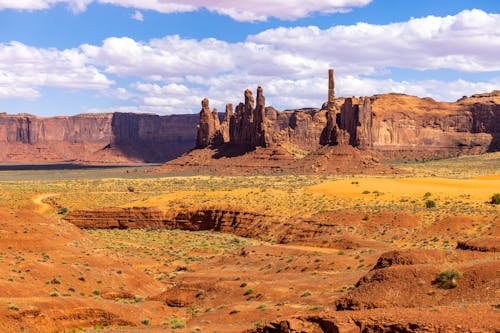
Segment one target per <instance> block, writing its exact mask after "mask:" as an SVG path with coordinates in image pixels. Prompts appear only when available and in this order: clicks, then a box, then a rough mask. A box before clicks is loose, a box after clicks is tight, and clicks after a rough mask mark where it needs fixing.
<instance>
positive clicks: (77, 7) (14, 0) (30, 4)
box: [0, 0, 93, 14]
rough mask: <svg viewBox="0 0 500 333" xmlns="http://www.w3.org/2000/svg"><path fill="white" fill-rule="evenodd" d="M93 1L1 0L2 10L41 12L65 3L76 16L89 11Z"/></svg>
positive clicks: (0, 6)
mask: <svg viewBox="0 0 500 333" xmlns="http://www.w3.org/2000/svg"><path fill="white" fill-rule="evenodd" d="M92 1H93V0H22V1H20V0H0V10H3V9H14V10H41V9H49V8H50V7H52V6H54V5H56V4H58V3H63V4H66V5H67V6H68V8H69V9H70V10H71V11H72V12H73V13H75V14H76V13H81V12H84V11H85V10H86V9H87V5H88V4H90V3H91V2H92Z"/></svg>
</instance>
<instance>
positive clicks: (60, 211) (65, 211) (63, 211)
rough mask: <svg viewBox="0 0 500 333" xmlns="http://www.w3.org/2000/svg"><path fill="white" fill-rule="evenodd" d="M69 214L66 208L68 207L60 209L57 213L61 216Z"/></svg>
mask: <svg viewBox="0 0 500 333" xmlns="http://www.w3.org/2000/svg"><path fill="white" fill-rule="evenodd" d="M67 213H68V208H66V207H61V208H59V210H58V211H57V214H59V215H65V214H67Z"/></svg>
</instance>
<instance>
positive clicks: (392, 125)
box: [341, 94, 500, 159]
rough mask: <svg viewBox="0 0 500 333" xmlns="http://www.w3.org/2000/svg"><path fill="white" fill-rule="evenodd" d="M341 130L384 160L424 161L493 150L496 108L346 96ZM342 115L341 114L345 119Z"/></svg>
mask: <svg viewBox="0 0 500 333" xmlns="http://www.w3.org/2000/svg"><path fill="white" fill-rule="evenodd" d="M342 111H343V113H342V116H343V117H342V118H341V119H342V127H343V128H345V129H346V130H347V131H348V132H349V134H350V142H349V143H350V144H351V145H353V146H355V147H359V148H362V149H367V148H372V149H374V150H377V151H380V152H383V153H384V155H385V156H386V157H388V158H402V159H426V158H437V157H448V156H456V155H459V154H477V153H484V152H486V151H494V150H498V147H496V146H497V145H498V143H495V139H494V138H495V137H498V128H497V127H498V125H495V124H498V121H499V116H500V112H499V111H500V109H499V105H485V104H472V105H466V104H459V103H440V102H436V101H434V100H432V99H425V98H424V99H420V98H418V97H414V96H407V95H398V94H386V95H377V96H374V97H371V98H362V99H359V100H358V99H355V98H348V99H346V102H345V103H344V106H343V107H342ZM344 111H345V116H344Z"/></svg>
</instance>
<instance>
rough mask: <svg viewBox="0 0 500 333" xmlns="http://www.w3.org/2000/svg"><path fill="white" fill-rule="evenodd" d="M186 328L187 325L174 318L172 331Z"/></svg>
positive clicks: (171, 324) (171, 321)
mask: <svg viewBox="0 0 500 333" xmlns="http://www.w3.org/2000/svg"><path fill="white" fill-rule="evenodd" d="M184 327H186V323H185V322H184V321H183V320H182V319H179V318H177V317H174V318H172V319H171V320H170V328H171V329H174V330H175V329H178V328H184Z"/></svg>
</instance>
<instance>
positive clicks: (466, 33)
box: [0, 0, 500, 113]
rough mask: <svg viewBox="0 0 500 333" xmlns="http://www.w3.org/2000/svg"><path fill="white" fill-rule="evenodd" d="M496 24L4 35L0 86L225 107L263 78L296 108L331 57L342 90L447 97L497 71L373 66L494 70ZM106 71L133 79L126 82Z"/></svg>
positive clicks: (314, 102) (454, 20)
mask: <svg viewBox="0 0 500 333" xmlns="http://www.w3.org/2000/svg"><path fill="white" fill-rule="evenodd" d="M130 1H132V0H130ZM144 3H145V4H148V3H149V4H151V3H153V2H152V1H149V2H148V1H145V2H144ZM498 27H500V15H498V14H488V13H485V12H484V11H480V10H467V11H463V12H461V13H459V14H457V15H455V16H447V17H434V16H429V17H424V18H419V19H411V20H409V21H408V22H401V23H393V24H387V25H372V24H366V23H358V24H355V25H350V26H334V27H332V28H329V29H320V28H318V27H296V28H277V29H271V30H267V31H264V32H262V33H260V34H257V35H253V36H249V37H248V39H247V40H246V41H244V42H238V43H230V42H226V41H222V40H217V39H214V38H207V39H202V40H196V39H186V38H181V37H180V36H176V35H172V36H166V37H164V38H159V39H152V40H149V41H136V40H134V39H132V38H128V37H120V38H119V37H111V38H108V39H105V40H104V41H103V42H102V44H101V45H90V44H84V45H81V46H80V47H79V48H75V49H69V50H62V51H59V50H56V49H37V48H32V47H29V46H26V45H23V44H20V43H11V44H6V45H4V44H0V87H4V88H3V89H4V92H3V95H6V94H8V91H7V88H6V87H7V86H9V87H10V89H11V90H10V93H11V94H12V95H13V96H30V95H31V96H33V97H36V96H37V95H39V92H37V91H36V90H37V87H40V86H57V87H65V88H72V87H74V88H76V89H96V90H99V91H101V92H102V93H106V94H107V96H112V97H114V98H116V99H117V100H120V101H124V102H126V103H127V104H130V105H131V104H135V105H136V106H137V108H139V109H140V110H144V111H146V110H147V111H149V112H153V111H152V110H155V112H158V111H162V113H183V112H191V111H198V110H199V108H200V107H199V103H200V100H201V99H202V98H204V97H208V98H210V100H211V102H212V106H215V107H218V108H223V106H224V103H225V102H232V103H237V102H239V101H241V100H242V92H243V90H244V89H246V88H252V89H255V87H256V86H257V85H262V86H263V87H264V89H265V93H266V97H267V99H268V102H269V103H268V104H272V105H274V106H276V107H278V108H296V107H303V106H320V105H321V104H322V102H323V101H324V100H325V99H326V89H325V87H326V70H327V68H330V67H333V68H335V69H336V73H337V74H336V75H337V95H338V96H353V95H356V96H359V95H372V94H375V93H386V92H401V93H408V94H414V95H418V96H421V97H425V96H430V97H433V98H435V99H437V100H449V101H450V100H456V99H457V98H459V97H461V96H462V95H469V94H472V93H477V92H484V91H491V90H493V89H498V88H499V85H500V78H499V77H500V74H499V75H498V76H497V78H496V79H492V80H482V81H481V82H469V81H465V80H459V79H456V80H454V81H451V82H447V81H446V80H442V79H439V78H436V79H435V80H425V81H422V80H420V81H415V80H413V81H412V80H411V78H408V80H407V81H396V80H393V79H381V78H380V77H379V75H380V74H384V77H387V76H388V77H390V69H391V68H393V67H399V68H403V69H412V70H415V69H416V70H434V69H450V70H452V71H454V73H455V76H456V77H459V76H460V73H463V72H470V73H482V72H489V73H500V58H499V57H498V50H500V30H499V29H498ZM387 74H389V75H387ZM2 75H3V76H2ZM489 76H490V77H492V76H491V75H489ZM493 76H494V75H493ZM108 77H113V78H118V80H120V79H121V78H123V79H125V80H124V81H126V82H130V81H138V82H137V83H135V84H132V85H131V86H127V87H124V86H121V85H120V84H114V83H113V82H112V81H111V80H110V79H109V78H108ZM14 78H16V80H14ZM7 81H8V82H10V83H2V82H7ZM12 87H16V88H17V90H15V91H14V90H12V89H13V88H12ZM30 89H31V90H30ZM0 96H2V93H0ZM127 107H131V106H127Z"/></svg>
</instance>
